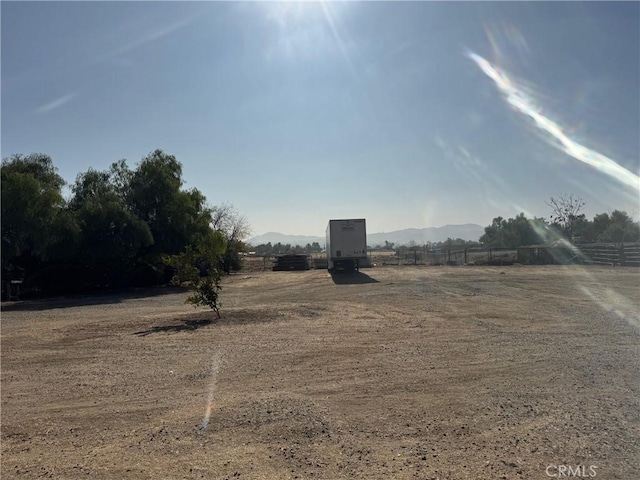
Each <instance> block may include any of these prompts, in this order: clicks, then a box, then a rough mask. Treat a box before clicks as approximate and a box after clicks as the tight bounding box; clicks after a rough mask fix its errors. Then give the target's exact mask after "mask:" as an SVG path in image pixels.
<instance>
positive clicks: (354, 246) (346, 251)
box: [325, 218, 367, 272]
mask: <svg viewBox="0 0 640 480" xmlns="http://www.w3.org/2000/svg"><path fill="white" fill-rule="evenodd" d="M325 250H326V252H327V268H328V269H329V271H330V272H333V271H336V270H347V271H350V270H359V268H360V261H362V260H366V259H367V228H366V222H365V219H364V218H358V219H352V220H329V225H327V243H326V245H325Z"/></svg>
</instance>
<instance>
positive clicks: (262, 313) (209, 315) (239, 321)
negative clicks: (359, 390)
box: [133, 309, 308, 337]
mask: <svg viewBox="0 0 640 480" xmlns="http://www.w3.org/2000/svg"><path fill="white" fill-rule="evenodd" d="M281 310H282V309H279V310H263V309H239V310H222V312H221V314H222V317H221V318H217V317H216V316H215V313H213V312H212V311H210V312H201V313H196V314H193V315H190V316H189V318H186V319H183V320H178V318H173V319H171V320H169V321H172V322H173V323H171V324H169V325H156V326H154V327H150V328H148V329H146V330H142V331H140V332H135V333H134V334H133V335H137V336H139V337H146V336H147V335H151V334H153V333H180V332H189V331H194V330H197V329H199V328H201V327H206V326H208V325H214V324H215V325H219V326H222V325H249V324H256V323H267V322H273V321H276V320H282V319H284V318H286V316H285V315H284V313H283V312H282V311H281ZM304 313H305V312H304V311H301V312H300V315H301V316H308V315H305V314H304Z"/></svg>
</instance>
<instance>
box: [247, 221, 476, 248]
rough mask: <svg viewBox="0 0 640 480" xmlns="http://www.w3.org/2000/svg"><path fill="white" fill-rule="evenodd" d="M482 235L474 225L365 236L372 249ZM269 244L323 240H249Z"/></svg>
mask: <svg viewBox="0 0 640 480" xmlns="http://www.w3.org/2000/svg"><path fill="white" fill-rule="evenodd" d="M483 234H484V227H483V226H482V225H476V224H475V223H467V224H464V225H445V226H443V227H428V228H405V229H404V230H396V231H393V232H382V233H371V234H369V235H367V244H368V245H370V246H372V247H373V246H376V245H384V242H385V240H386V241H387V242H391V243H395V244H396V245H406V244H408V243H410V242H412V241H413V242H415V243H417V244H418V245H422V244H424V243H427V242H443V241H445V240H446V239H447V238H462V239H463V240H473V241H478V239H479V238H480V237H481V236H482V235H483ZM269 242H271V244H272V245H273V244H276V243H278V242H280V243H282V244H283V245H286V244H287V243H289V244H291V245H300V246H303V247H304V246H305V245H306V244H307V243H313V242H318V243H319V244H320V245H321V246H324V242H325V238H324V237H315V236H306V235H285V234H282V233H276V232H269V233H265V234H264V235H258V236H256V237H252V238H250V239H249V243H250V244H251V245H261V244H263V243H269Z"/></svg>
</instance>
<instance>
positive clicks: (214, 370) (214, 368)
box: [200, 358, 219, 430]
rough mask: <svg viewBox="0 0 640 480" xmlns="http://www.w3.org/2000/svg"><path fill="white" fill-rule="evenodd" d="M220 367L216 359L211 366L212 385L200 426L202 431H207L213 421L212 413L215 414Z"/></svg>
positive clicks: (210, 385)
mask: <svg viewBox="0 0 640 480" xmlns="http://www.w3.org/2000/svg"><path fill="white" fill-rule="evenodd" d="M218 365H219V360H218V358H214V360H213V362H212V364H211V383H210V384H209V393H208V395H207V402H206V404H205V409H204V418H203V419H202V424H201V425H200V427H201V429H202V430H206V429H207V427H208V426H209V421H210V420H211V413H213V410H214V409H215V407H216V404H215V402H214V399H215V392H216V381H217V378H218Z"/></svg>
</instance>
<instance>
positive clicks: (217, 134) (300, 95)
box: [0, 1, 640, 235]
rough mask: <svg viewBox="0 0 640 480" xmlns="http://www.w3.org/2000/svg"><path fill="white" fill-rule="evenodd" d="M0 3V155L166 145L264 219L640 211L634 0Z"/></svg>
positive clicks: (220, 198)
mask: <svg viewBox="0 0 640 480" xmlns="http://www.w3.org/2000/svg"><path fill="white" fill-rule="evenodd" d="M0 8H1V14H2V157H3V158H5V157H7V156H9V155H11V154H13V153H23V154H28V153H31V152H43V153H47V154H49V155H50V156H51V157H52V158H53V161H54V163H55V165H56V166H57V167H58V169H59V171H60V174H61V175H62V176H63V177H64V178H65V179H66V180H67V181H68V182H73V181H74V179H75V176H76V175H77V174H78V173H79V172H83V171H86V170H87V169H88V168H89V167H93V168H95V169H106V168H108V166H109V165H110V164H111V163H112V162H114V161H116V160H119V159H121V158H126V159H127V161H128V163H129V165H130V166H134V165H135V164H136V163H137V162H138V161H139V160H140V159H141V158H142V157H143V156H145V155H146V154H148V153H149V152H150V151H152V150H154V149H156V148H161V149H163V150H165V151H166V152H168V153H171V154H173V155H175V156H176V157H177V159H178V160H179V161H181V162H182V164H183V177H184V179H185V181H186V184H185V187H187V188H191V187H196V188H198V189H199V190H201V191H202V192H203V193H204V194H205V195H206V197H207V199H208V201H209V202H210V203H211V204H214V205H215V204H220V203H223V202H226V203H232V204H233V205H235V206H236V208H237V209H238V210H239V211H240V212H241V213H243V214H245V215H246V217H247V218H248V220H249V222H250V224H251V226H252V231H253V233H254V234H256V235H257V234H262V233H265V232H268V231H279V232H282V233H288V234H305V235H322V234H323V232H324V228H325V226H326V223H327V220H328V219H330V218H349V217H358V218H360V217H364V218H367V223H368V230H369V231H370V232H381V231H392V230H397V229H402V228H409V227H415V228H421V227H431V226H441V225H445V224H458V223H479V224H481V225H487V224H489V223H490V222H491V220H492V218H493V217H496V216H498V215H501V216H503V217H511V216H514V215H516V214H517V213H519V212H521V211H524V212H525V213H526V214H527V215H529V216H534V215H535V216H547V217H548V215H549V214H550V209H549V207H548V206H547V205H546V204H545V201H546V200H548V199H549V197H551V196H555V195H558V194H560V193H573V194H574V195H578V196H580V197H582V198H583V199H584V200H585V201H586V202H587V205H586V208H585V213H586V214H587V215H588V216H589V217H591V216H593V215H594V214H595V213H599V212H604V211H611V210H614V209H623V210H626V211H627V212H629V213H631V214H632V215H634V217H635V218H636V219H637V218H638V216H639V215H640V206H639V200H638V187H639V184H638V173H639V170H640V133H639V132H640V3H637V2H629V3H611V2H584V3H583V2H561V3H553V2H542V3H537V2H536V3H534V2H514V3H508V2H496V3H493V2H462V3H444V2H403V3H392V2H375V3H374V2H357V3H349V2H343V3H329V2H325V3H294V2H289V3H275V2H254V3H237V2H233V3H231V2H197V3H191V2H139V3H138V2H135V3H134V2H44V3H40V2H4V1H3V2H2V3H1V4H0ZM483 62H484V63H483ZM483 67H484V68H483Z"/></svg>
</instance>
